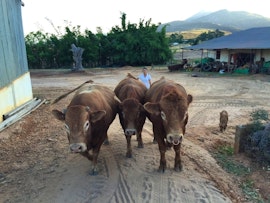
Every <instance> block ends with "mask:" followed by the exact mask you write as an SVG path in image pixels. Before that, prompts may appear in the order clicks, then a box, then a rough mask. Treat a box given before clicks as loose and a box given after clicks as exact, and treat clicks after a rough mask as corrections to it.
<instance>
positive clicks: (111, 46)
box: [25, 13, 183, 69]
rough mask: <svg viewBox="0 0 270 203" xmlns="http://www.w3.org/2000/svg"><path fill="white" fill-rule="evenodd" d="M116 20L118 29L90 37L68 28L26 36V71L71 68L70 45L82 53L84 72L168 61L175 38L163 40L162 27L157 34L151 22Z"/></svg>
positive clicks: (164, 35) (163, 32)
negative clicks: (62, 30)
mask: <svg viewBox="0 0 270 203" xmlns="http://www.w3.org/2000/svg"><path fill="white" fill-rule="evenodd" d="M120 19H121V26H115V27H112V28H111V30H110V31H109V32H108V33H107V34H104V33H103V32H102V29H101V28H97V33H96V34H94V33H92V32H91V31H90V30H87V29H86V30H84V31H83V32H81V27H80V26H70V25H69V26H66V27H65V28H64V33H63V34H62V33H61V32H56V34H49V33H44V32H42V31H37V32H31V33H29V34H28V35H26V37H25V44H26V51H27V59H28V66H29V68H30V69H40V68H48V69H49V68H72V66H73V63H74V61H73V57H72V52H71V45H72V44H74V45H76V46H77V47H81V48H83V49H84V52H83V56H82V57H83V63H82V65H83V67H88V68H91V67H97V66H99V67H109V66H110V67H111V66H124V65H131V66H149V65H153V64H159V65H161V64H165V63H167V62H168V61H170V60H172V58H173V53H172V51H171V50H170V43H171V41H172V40H175V38H172V37H171V36H170V37H168V36H166V26H164V27H163V28H162V29H161V31H159V32H157V28H158V25H155V24H152V23H151V19H149V20H147V21H144V20H140V21H139V23H138V24H135V23H130V22H128V23H127V20H126V14H125V13H122V15H121V18H120ZM176 37H179V36H176ZM180 38H181V36H180ZM182 39H183V37H182Z"/></svg>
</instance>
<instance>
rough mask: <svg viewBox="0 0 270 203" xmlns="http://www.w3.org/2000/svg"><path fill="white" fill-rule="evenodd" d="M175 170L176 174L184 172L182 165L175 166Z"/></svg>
mask: <svg viewBox="0 0 270 203" xmlns="http://www.w3.org/2000/svg"><path fill="white" fill-rule="evenodd" d="M174 170H175V171H176V172H180V171H182V170H183V166H182V165H178V166H175V167H174Z"/></svg>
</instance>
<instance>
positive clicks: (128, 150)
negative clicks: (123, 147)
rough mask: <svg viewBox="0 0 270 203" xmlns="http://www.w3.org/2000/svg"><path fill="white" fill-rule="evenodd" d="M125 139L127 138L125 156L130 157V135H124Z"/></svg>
mask: <svg viewBox="0 0 270 203" xmlns="http://www.w3.org/2000/svg"><path fill="white" fill-rule="evenodd" d="M126 140H127V153H126V157H127V158H131V157H132V150H131V136H130V135H126Z"/></svg>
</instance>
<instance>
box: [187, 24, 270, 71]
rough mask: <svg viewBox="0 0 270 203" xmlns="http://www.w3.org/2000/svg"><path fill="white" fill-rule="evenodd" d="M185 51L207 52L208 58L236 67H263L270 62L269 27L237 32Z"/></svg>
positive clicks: (190, 47)
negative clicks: (255, 65)
mask: <svg viewBox="0 0 270 203" xmlns="http://www.w3.org/2000/svg"><path fill="white" fill-rule="evenodd" d="M185 49H189V50H202V51H206V52H207V51H209V52H207V56H208V57H210V58H213V59H215V60H216V61H220V62H228V63H230V64H235V65H236V66H237V67H240V66H244V65H245V64H255V63H257V64H261V65H263V63H264V62H267V61H270V27H257V28H251V29H248V30H243V31H238V32H235V33H233V34H230V35H226V36H223V37H219V38H215V39H212V40H209V41H205V42H202V43H201V44H198V45H194V46H189V47H185ZM261 68H262V67H261Z"/></svg>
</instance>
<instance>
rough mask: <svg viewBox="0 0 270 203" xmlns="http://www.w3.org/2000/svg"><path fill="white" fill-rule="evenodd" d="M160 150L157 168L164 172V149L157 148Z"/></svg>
mask: <svg viewBox="0 0 270 203" xmlns="http://www.w3.org/2000/svg"><path fill="white" fill-rule="evenodd" d="M159 152H160V162H159V168H158V172H163V173H164V172H165V170H166V167H167V166H166V159H165V152H166V151H164V150H159Z"/></svg>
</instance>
